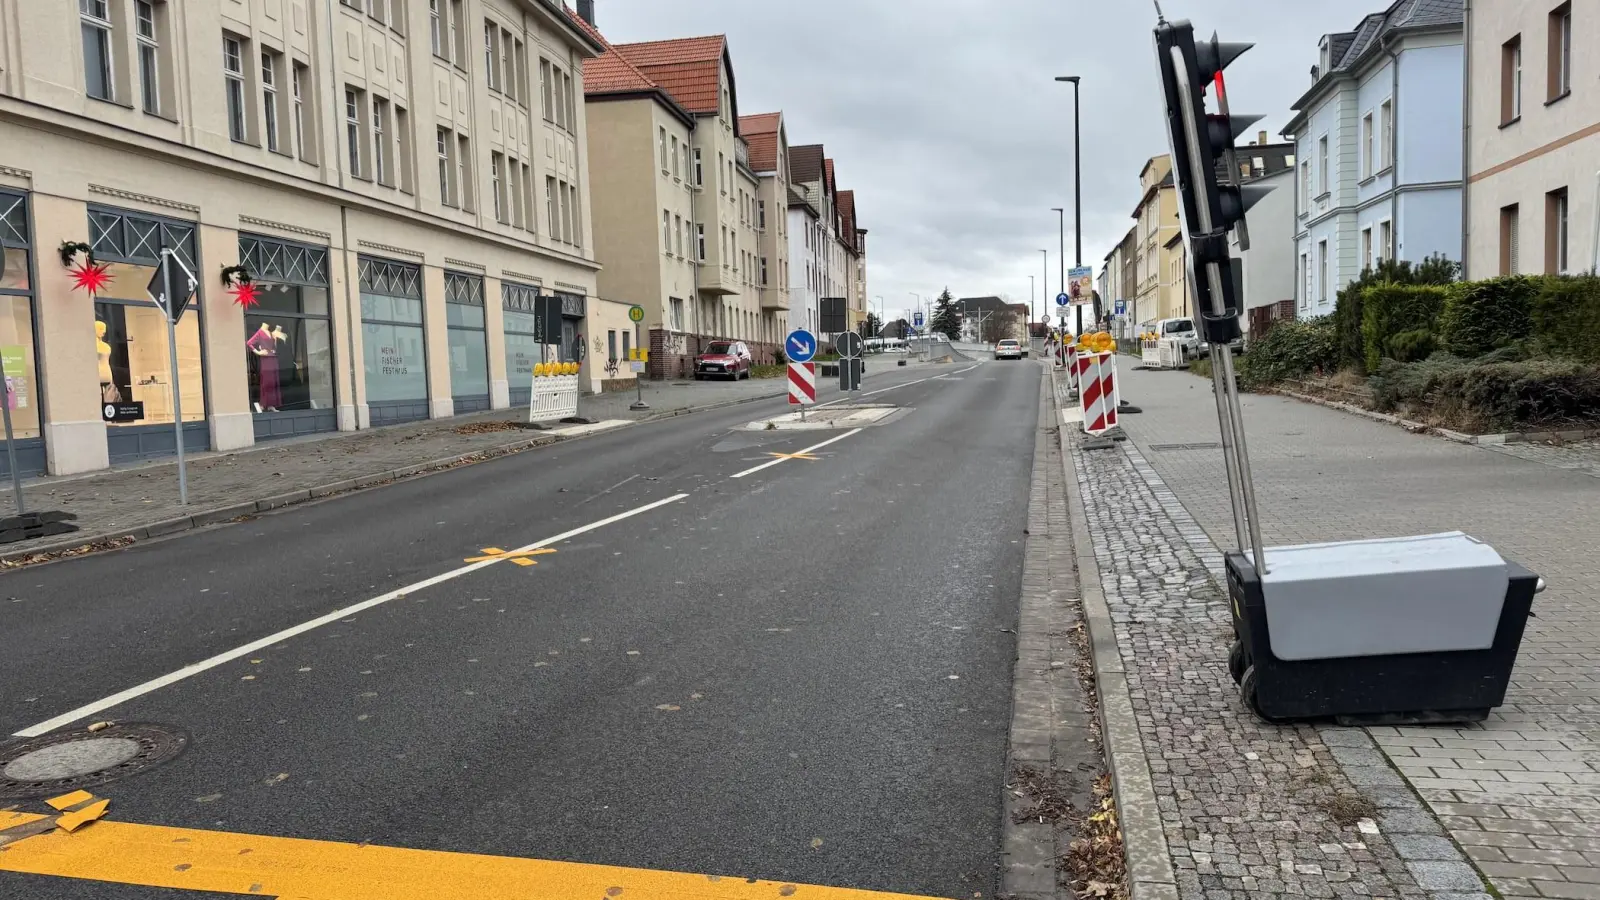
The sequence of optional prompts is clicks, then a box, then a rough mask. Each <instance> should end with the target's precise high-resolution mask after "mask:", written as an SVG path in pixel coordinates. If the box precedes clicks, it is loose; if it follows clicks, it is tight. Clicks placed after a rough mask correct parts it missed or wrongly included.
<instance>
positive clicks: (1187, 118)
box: [1155, 21, 1271, 346]
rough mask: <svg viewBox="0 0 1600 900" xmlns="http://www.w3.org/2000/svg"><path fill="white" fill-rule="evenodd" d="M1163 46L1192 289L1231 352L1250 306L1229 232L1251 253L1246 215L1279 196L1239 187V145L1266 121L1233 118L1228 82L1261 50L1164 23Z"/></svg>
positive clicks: (1217, 339) (1159, 40) (1159, 42)
mask: <svg viewBox="0 0 1600 900" xmlns="http://www.w3.org/2000/svg"><path fill="white" fill-rule="evenodd" d="M1155 44H1156V60H1157V63H1158V65H1159V66H1160V68H1161V90H1162V94H1163V97H1164V99H1165V107H1166V123H1167V135H1168V138H1169V140H1170V144H1171V148H1172V180H1173V183H1174V185H1175V186H1176V187H1177V189H1178V209H1179V216H1180V218H1181V221H1182V223H1183V232H1184V238H1185V240H1186V242H1187V244H1188V249H1189V267H1190V279H1189V283H1190V285H1192V290H1193V292H1194V299H1195V308H1196V309H1198V310H1199V311H1200V319H1201V321H1202V323H1203V326H1204V327H1203V329H1202V330H1203V332H1204V334H1205V338H1206V340H1207V341H1209V342H1211V343H1212V344H1213V345H1222V346H1227V345H1229V344H1231V343H1232V342H1233V341H1235V340H1237V339H1238V338H1239V337H1240V335H1241V334H1242V331H1241V329H1240V326H1239V311H1240V308H1241V307H1242V305H1243V304H1242V297H1241V288H1240V285H1239V284H1238V283H1237V282H1236V280H1235V278H1234V272H1233V266H1232V265H1231V264H1230V261H1229V250H1228V233H1229V232H1230V231H1233V232H1234V233H1235V235H1236V236H1237V237H1238V239H1239V246H1240V249H1249V246H1250V236H1249V231H1248V229H1247V228H1246V227H1245V213H1247V212H1248V211H1249V210H1250V207H1252V206H1254V205H1255V204H1256V203H1257V202H1258V201H1259V200H1260V199H1261V198H1262V197H1263V196H1265V195H1266V194H1267V193H1268V192H1270V191H1271V188H1269V187H1262V186H1259V185H1242V184H1240V182H1239V169H1238V163H1237V162H1236V159H1235V153H1234V147H1233V142H1234V140H1235V139H1236V138H1238V136H1239V135H1240V134H1243V133H1244V132H1245V130H1246V129H1248V128H1249V127H1250V126H1251V125H1253V124H1255V123H1256V122H1258V121H1260V119H1261V117H1260V116H1232V115H1230V114H1229V111H1228V97H1227V84H1226V82H1225V81H1224V79H1223V77H1222V71H1223V69H1225V68H1227V66H1228V64H1229V63H1231V62H1233V61H1234V60H1235V59H1238V58H1239V57H1240V56H1242V55H1243V54H1244V53H1245V51H1247V50H1249V49H1250V48H1251V47H1253V46H1254V45H1253V44H1230V43H1223V42H1221V41H1219V40H1217V38H1216V36H1215V35H1213V36H1212V37H1211V39H1210V40H1208V41H1199V42H1196V41H1195V38H1194V26H1193V25H1192V24H1190V23H1189V22H1187V21H1177V22H1171V23H1169V22H1166V21H1162V22H1161V23H1160V24H1159V25H1157V26H1156V32H1155ZM1213 89H1214V90H1215V101H1216V110H1217V111H1216V112H1215V113H1208V112H1207V111H1206V101H1205V98H1206V93H1207V92H1208V91H1211V90H1213Z"/></svg>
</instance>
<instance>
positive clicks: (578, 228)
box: [562, 184, 583, 247]
mask: <svg viewBox="0 0 1600 900" xmlns="http://www.w3.org/2000/svg"><path fill="white" fill-rule="evenodd" d="M564 190H565V191H566V193H565V194H564V195H563V196H562V199H563V200H565V201H566V209H565V210H564V211H563V213H562V215H564V216H566V217H567V218H566V221H565V224H566V226H567V242H568V243H570V244H572V246H574V247H582V246H583V210H582V209H579V208H578V186H577V185H575V184H569V185H566V186H565V187H564Z"/></svg>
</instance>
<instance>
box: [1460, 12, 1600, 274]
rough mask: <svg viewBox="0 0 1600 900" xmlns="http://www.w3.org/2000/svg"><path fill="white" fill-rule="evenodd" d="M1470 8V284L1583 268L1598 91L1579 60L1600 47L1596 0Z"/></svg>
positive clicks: (1591, 226)
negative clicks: (1504, 277)
mask: <svg viewBox="0 0 1600 900" xmlns="http://www.w3.org/2000/svg"><path fill="white" fill-rule="evenodd" d="M1469 9H1470V12H1469V19H1468V23H1467V72H1468V77H1467V84H1468V90H1467V99H1466V108H1467V120H1468V134H1467V146H1468V152H1467V200H1466V206H1467V219H1466V226H1465V230H1466V235H1465V238H1466V240H1465V241H1464V245H1465V247H1466V248H1467V251H1466V253H1467V259H1466V267H1467V277H1469V278H1487V277H1490V276H1494V275H1503V274H1513V273H1541V272H1545V273H1555V272H1577V271H1587V270H1588V269H1591V268H1593V267H1594V266H1595V264H1596V259H1595V252H1596V250H1595V238H1596V234H1595V206H1596V203H1597V202H1600V198H1597V196H1596V192H1597V191H1600V85H1597V84H1596V83H1595V81H1594V79H1593V77H1585V75H1584V74H1583V73H1584V71H1585V69H1584V67H1583V64H1582V60H1584V59H1589V60H1593V59H1595V58H1596V56H1595V54H1596V51H1597V50H1600V3H1596V2H1595V0H1573V2H1568V3H1557V2H1554V0H1551V2H1539V3H1533V2H1521V0H1474V2H1473V3H1472V4H1471V5H1470V7H1469ZM1574 12H1576V13H1577V15H1576V16H1574ZM1584 48H1588V52H1587V53H1585V52H1584Z"/></svg>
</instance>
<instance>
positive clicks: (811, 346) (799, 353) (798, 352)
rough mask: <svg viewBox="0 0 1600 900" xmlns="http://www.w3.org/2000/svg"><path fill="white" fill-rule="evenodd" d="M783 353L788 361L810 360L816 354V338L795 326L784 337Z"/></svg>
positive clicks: (801, 361) (800, 361) (802, 361)
mask: <svg viewBox="0 0 1600 900" xmlns="http://www.w3.org/2000/svg"><path fill="white" fill-rule="evenodd" d="M783 353H784V355H785V356H787V357H789V361H790V362H797V363H804V362H811V360H812V359H813V358H815V357H816V355H817V339H816V337H815V336H814V335H813V334H812V333H811V332H809V331H807V330H805V329H804V328H796V329H795V330H794V331H791V332H789V336H788V337H787V338H785V339H784V341H783Z"/></svg>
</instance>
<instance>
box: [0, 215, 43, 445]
mask: <svg viewBox="0 0 1600 900" xmlns="http://www.w3.org/2000/svg"><path fill="white" fill-rule="evenodd" d="M30 222H31V219H30V216H29V211H28V197H27V195H26V194H23V193H20V192H15V191H3V190H0V368H3V369H4V371H5V380H6V381H5V384H6V397H5V404H6V407H7V408H8V409H9V410H10V413H11V436H12V446H13V448H14V449H15V450H16V455H17V470H18V471H19V472H21V473H22V474H23V475H40V474H43V473H44V470H45V452H44V438H43V435H42V432H41V430H40V427H39V410H40V409H41V405H40V402H39V390H38V385H39V376H38V368H37V364H36V358H35V357H36V351H35V347H34V340H33V335H34V322H33V300H34V294H33V284H34V271H33V265H34V259H33V252H32V243H31V234H32V228H31V225H30ZM0 436H3V432H0ZM10 474H11V463H10V460H9V458H8V457H7V455H6V454H4V453H0V475H5V476H9V475H10Z"/></svg>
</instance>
